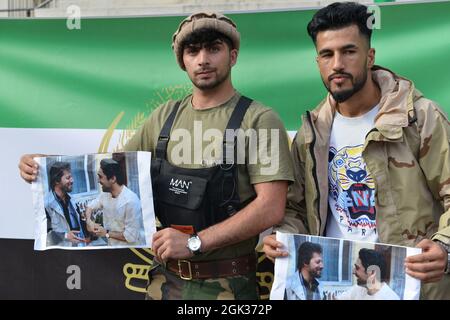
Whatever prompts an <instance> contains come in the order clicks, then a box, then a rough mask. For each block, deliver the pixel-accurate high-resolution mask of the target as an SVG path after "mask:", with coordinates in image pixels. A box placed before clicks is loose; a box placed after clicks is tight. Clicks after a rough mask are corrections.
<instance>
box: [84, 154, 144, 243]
mask: <svg viewBox="0 0 450 320" xmlns="http://www.w3.org/2000/svg"><path fill="white" fill-rule="evenodd" d="M97 175H98V179H99V183H100V184H101V186H102V190H103V192H102V193H101V194H100V196H99V197H98V198H96V199H94V200H93V201H92V202H91V203H89V205H88V208H87V210H86V218H87V226H88V230H89V231H91V232H94V233H95V235H96V236H98V237H106V239H108V245H109V246H125V245H126V246H131V245H144V244H145V239H144V228H143V221H142V210H141V203H140V200H139V198H138V196H137V195H136V194H135V193H134V192H133V191H131V190H130V189H128V188H127V187H126V186H125V177H124V174H123V172H122V170H121V168H120V165H119V163H118V162H117V161H115V160H113V159H103V160H102V161H101V162H100V169H99V170H98V173H97ZM97 210H101V211H102V212H103V226H101V225H99V224H97V223H94V221H92V219H91V216H92V212H93V211H97Z"/></svg>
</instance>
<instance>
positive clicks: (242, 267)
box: [166, 254, 256, 280]
mask: <svg viewBox="0 0 450 320" xmlns="http://www.w3.org/2000/svg"><path fill="white" fill-rule="evenodd" d="M166 268H167V269H168V270H170V271H172V272H173V273H176V274H177V275H178V276H179V277H180V278H181V279H183V280H192V279H213V278H226V277H233V276H238V275H247V274H248V273H250V272H256V255H255V254H250V255H248V256H243V257H239V258H234V259H226V260H214V261H189V260H169V261H167V264H166Z"/></svg>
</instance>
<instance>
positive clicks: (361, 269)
mask: <svg viewBox="0 0 450 320" xmlns="http://www.w3.org/2000/svg"><path fill="white" fill-rule="evenodd" d="M276 237H277V240H278V241H280V242H282V243H283V244H284V249H286V250H287V251H288V252H289V256H288V257H283V258H277V259H276V261H275V272H274V273H275V279H274V283H273V286H272V290H271V293H270V299H271V300H418V299H419V295H420V281H419V280H417V279H415V278H412V277H410V276H409V275H407V274H406V272H405V267H404V260H405V258H406V257H407V256H411V255H416V254H419V253H421V249H419V248H409V247H402V246H391V245H386V244H379V243H370V242H360V241H351V240H344V239H336V238H325V237H316V236H308V235H300V234H288V233H282V232H277V234H276ZM299 265H300V266H302V267H300V270H299V268H298V266H299Z"/></svg>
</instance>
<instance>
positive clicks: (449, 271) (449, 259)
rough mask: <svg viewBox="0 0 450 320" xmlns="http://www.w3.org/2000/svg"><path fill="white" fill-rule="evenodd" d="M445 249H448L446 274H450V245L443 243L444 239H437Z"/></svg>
mask: <svg viewBox="0 0 450 320" xmlns="http://www.w3.org/2000/svg"><path fill="white" fill-rule="evenodd" d="M436 242H437V243H438V244H439V245H440V246H441V247H442V248H444V250H446V251H447V268H446V269H445V273H446V274H450V245H448V244H445V243H443V242H442V241H439V240H437V241H436Z"/></svg>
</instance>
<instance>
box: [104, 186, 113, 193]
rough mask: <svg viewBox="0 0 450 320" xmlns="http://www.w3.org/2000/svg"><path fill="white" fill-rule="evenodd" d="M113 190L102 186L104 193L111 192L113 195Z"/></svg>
mask: <svg viewBox="0 0 450 320" xmlns="http://www.w3.org/2000/svg"><path fill="white" fill-rule="evenodd" d="M111 190H112V188H110V187H105V186H102V191H103V192H109V193H111Z"/></svg>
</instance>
